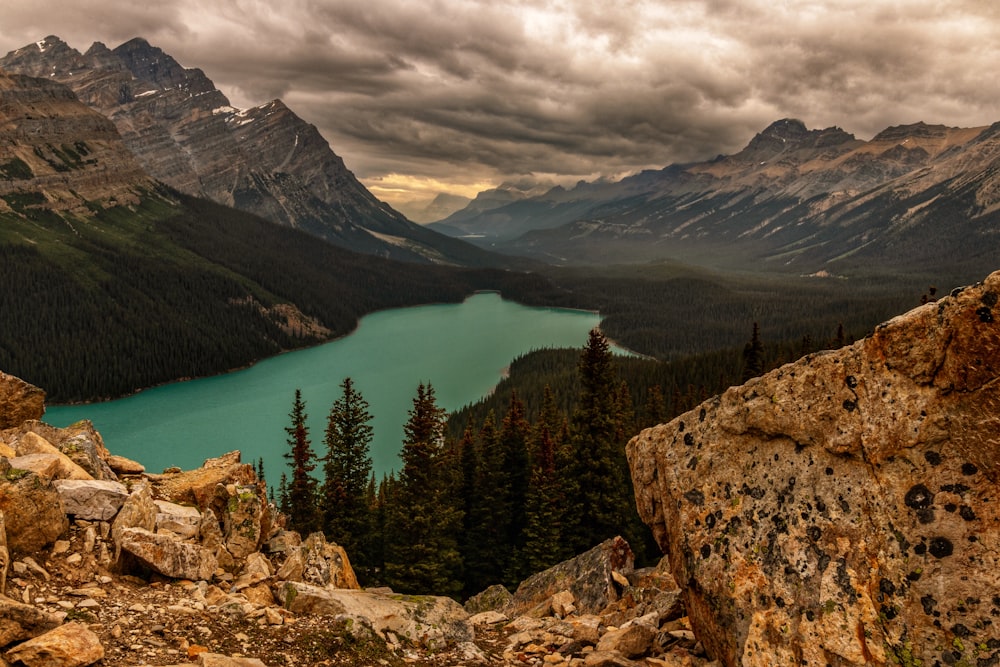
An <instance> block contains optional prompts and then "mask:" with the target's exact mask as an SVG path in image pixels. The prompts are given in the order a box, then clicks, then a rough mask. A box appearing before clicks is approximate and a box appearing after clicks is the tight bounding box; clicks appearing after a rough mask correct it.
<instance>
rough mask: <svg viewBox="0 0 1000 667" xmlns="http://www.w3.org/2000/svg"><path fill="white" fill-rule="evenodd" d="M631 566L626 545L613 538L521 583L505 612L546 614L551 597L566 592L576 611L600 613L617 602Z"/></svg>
mask: <svg viewBox="0 0 1000 667" xmlns="http://www.w3.org/2000/svg"><path fill="white" fill-rule="evenodd" d="M634 564H635V556H634V555H633V554H632V549H631V547H629V545H628V542H626V541H625V540H624V539H622V538H621V537H613V538H611V539H610V540H606V541H604V542H602V543H601V544H598V545H597V546H596V547H594V548H593V549H591V550H590V551H587V552H585V553H583V554H580V555H579V556H576V557H575V558H571V559H569V560H565V561H563V562H561V563H559V564H557V565H553V566H552V567H550V568H549V569H547V570H545V571H543V572H539V573H537V574H534V575H532V576H530V577H528V578H527V579H525V580H524V581H522V582H521V584H520V585H519V586H518V587H517V590H516V591H515V592H514V597H513V599H512V600H511V602H510V604H509V606H508V607H507V608H506V609H505V612H506V613H507V614H508V615H509V616H519V615H521V614H525V613H528V612H534V613H536V614H541V615H545V614H547V613H548V612H549V609H548V607H549V606H550V601H551V599H552V596H553V595H555V594H557V593H560V592H562V591H569V592H570V593H572V595H573V599H574V606H575V611H577V612H578V613H581V614H599V613H601V611H603V610H604V608H605V607H607V606H608V605H609V604H610V603H612V602H615V601H616V600H618V599H619V597H620V593H621V590H622V589H623V583H621V582H624V585H627V584H628V580H627V579H626V577H627V575H628V574H629V573H630V572H631V571H632V569H633V566H634ZM616 575H617V576H616Z"/></svg>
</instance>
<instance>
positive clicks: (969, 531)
mask: <svg viewBox="0 0 1000 667" xmlns="http://www.w3.org/2000/svg"><path fill="white" fill-rule="evenodd" d="M998 301H1000V272H998V273H994V274H992V275H990V276H989V277H988V278H987V279H986V280H985V281H984V282H983V283H981V284H977V285H975V286H972V287H968V288H965V289H958V290H955V291H954V292H953V293H952V294H951V295H950V296H948V297H946V298H943V299H941V300H940V301H937V302H935V303H929V304H926V305H924V306H921V307H919V308H917V309H915V310H913V311H911V312H909V313H907V314H905V315H902V316H899V317H897V318H895V319H893V320H891V321H889V322H886V323H884V324H882V325H880V326H879V327H878V328H877V329H876V330H875V331H874V332H873V333H872V334H871V335H870V336H868V337H867V338H865V339H863V340H860V341H858V342H856V343H855V344H853V345H851V346H849V347H845V348H842V349H840V350H835V351H829V352H824V353H818V354H813V355H809V356H807V357H805V358H803V359H801V360H799V361H797V362H795V363H792V364H788V365H785V366H783V367H781V368H779V369H776V370H774V371H772V372H770V373H768V374H766V375H764V376H763V377H760V378H757V379H754V380H751V381H750V382H748V383H747V384H745V385H743V386H741V387H733V388H730V389H729V390H728V391H726V392H725V393H723V394H722V395H721V396H718V397H715V398H713V399H711V400H709V401H707V402H705V403H703V404H702V405H701V406H699V407H698V408H695V409H694V410H692V411H691V412H688V413H686V414H684V415H681V416H680V417H678V418H677V419H675V420H674V421H672V422H670V423H669V424H665V425H661V426H657V427H655V428H652V429H648V430H646V431H643V432H642V433H641V434H640V435H638V436H637V437H636V438H634V439H633V440H632V441H631V442H630V443H629V445H628V448H627V453H628V458H629V462H630V465H631V469H632V475H633V479H634V481H635V492H636V501H637V503H638V507H639V511H640V514H641V515H642V517H643V519H644V520H645V521H646V522H647V523H648V524H649V525H650V526H651V527H652V528H653V531H654V534H655V536H656V539H657V541H658V542H659V544H660V546H661V547H662V548H663V550H664V551H665V552H666V553H667V554H668V558H669V563H670V571H671V572H672V574H673V576H674V577H675V578H676V579H677V581H678V583H679V584H680V586H681V589H682V591H683V599H684V602H685V605H686V607H687V611H688V613H689V617H690V620H691V624H692V626H693V629H694V632H695V634H696V636H697V637H698V638H699V639H700V640H701V641H703V642H704V643H705V646H706V648H707V649H708V653H709V654H710V655H712V656H714V657H716V658H718V659H719V660H720V661H721V662H722V664H724V665H727V666H729V665H743V666H744V667H753V666H756V665H760V666H762V667H763V666H766V665H778V664H783V665H806V664H808V665H830V666H833V667H839V666H842V665H890V664H893V665H921V664H922V665H928V666H930V665H995V664H998V663H1000V619H998V617H1000V582H998V579H997V572H998V571H1000V569H998V565H1000V557H998V554H1000V506H998V504H997V498H998V495H1000V493H998V492H1000V487H998V481H1000V447H998V444H1000V310H998V308H997V304H998Z"/></svg>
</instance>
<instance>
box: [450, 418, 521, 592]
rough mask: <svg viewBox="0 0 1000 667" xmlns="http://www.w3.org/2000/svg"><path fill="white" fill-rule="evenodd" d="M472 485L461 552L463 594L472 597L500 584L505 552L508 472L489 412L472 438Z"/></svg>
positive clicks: (493, 421) (495, 427) (506, 548)
mask: <svg viewBox="0 0 1000 667" xmlns="http://www.w3.org/2000/svg"><path fill="white" fill-rule="evenodd" d="M475 450H476V456H475V459H476V468H475V476H474V480H475V481H474V484H473V487H474V488H472V489H470V491H471V492H472V496H471V498H469V500H468V512H469V516H468V517H467V518H466V520H465V525H466V526H467V528H468V533H467V536H466V548H465V550H464V551H463V552H462V561H463V565H464V570H465V574H464V577H463V579H464V582H465V588H464V591H463V592H465V593H467V594H470V595H471V594H474V593H477V592H479V591H481V590H482V589H484V588H486V587H487V586H490V585H492V584H499V583H502V581H503V571H504V565H505V564H506V562H507V560H508V555H509V549H508V545H507V543H506V541H505V540H506V538H507V533H508V527H509V524H510V507H509V506H508V505H507V489H508V488H509V482H508V471H507V470H506V469H505V468H504V459H503V451H502V449H501V448H500V434H499V432H498V431H497V426H496V416H495V415H494V413H493V411H492V410H490V412H489V414H487V415H486V419H485V420H484V421H483V427H482V428H481V429H480V431H479V436H478V438H477V439H476V445H475Z"/></svg>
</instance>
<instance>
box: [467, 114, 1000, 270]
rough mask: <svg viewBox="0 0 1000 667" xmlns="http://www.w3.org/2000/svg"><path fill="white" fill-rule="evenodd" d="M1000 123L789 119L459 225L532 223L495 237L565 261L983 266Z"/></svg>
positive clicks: (992, 244) (991, 244) (997, 194)
mask: <svg viewBox="0 0 1000 667" xmlns="http://www.w3.org/2000/svg"><path fill="white" fill-rule="evenodd" d="M998 132H1000V126H993V127H986V128H950V127H944V126H932V125H926V124H923V123H917V124H914V125H907V126H899V127H892V128H888V129H886V130H885V131H883V132H881V133H879V134H878V135H876V136H875V137H874V138H872V139H871V140H870V141H861V140H858V139H856V138H855V137H853V136H852V135H850V134H847V133H846V132H844V131H842V130H840V129H839V128H827V129H824V130H809V129H807V128H806V127H805V125H803V124H802V123H801V122H799V121H796V120H782V121H778V122H776V123H774V124H772V125H771V126H769V127H768V128H766V129H765V130H764V131H762V132H761V133H759V134H758V135H757V136H755V137H754V138H753V139H752V140H751V141H750V142H749V143H748V145H747V146H746V148H744V149H743V150H742V151H740V152H739V153H736V154H734V155H730V156H719V157H717V158H716V159H714V160H710V161H707V162H701V163H694V164H685V165H671V166H669V167H667V168H665V169H663V170H661V171H646V172H643V173H641V174H637V175H636V176H632V177H629V178H626V179H623V180H621V181H619V182H617V183H614V184H607V183H595V184H580V185H578V186H577V187H576V188H573V189H572V190H569V191H565V192H553V193H550V194H547V195H544V196H542V197H535V198H531V199H528V200H524V201H520V202H516V203H513V204H510V205H507V206H504V207H500V208H495V209H492V210H490V211H487V212H485V213H483V214H482V215H480V216H478V217H476V218H474V219H472V220H467V221H465V222H464V224H463V225H462V227H461V229H462V233H464V234H470V235H474V234H477V233H484V232H483V231H482V230H483V229H486V228H489V227H491V226H493V225H495V224H496V220H497V219H499V218H502V217H506V218H508V219H509V222H508V223H507V224H508V225H509V226H512V227H514V228H517V229H524V228H527V227H530V228H533V230H532V231H530V232H526V233H524V234H523V235H521V236H520V237H519V238H516V239H510V238H509V237H508V238H507V239H506V240H504V239H497V238H495V239H494V240H495V241H497V242H496V247H497V248H499V249H503V250H505V251H507V252H512V253H520V254H526V255H532V256H538V257H543V258H546V259H547V260H550V261H558V262H595V263H605V262H609V261H646V260H651V259H663V258H673V259H683V260H685V261H689V262H698V263H702V264H707V265H713V266H726V267H732V266H738V267H744V268H753V269H759V268H761V267H762V266H763V267H767V268H771V269H774V270H791V271H795V272H798V273H812V272H816V271H821V270H827V271H849V270H856V269H858V268H863V267H867V266H871V265H872V264H873V263H878V264H879V265H881V266H883V267H884V268H887V269H903V270H905V269H907V268H908V267H914V266H918V267H921V268H934V267H938V268H940V269H942V270H947V271H954V270H957V269H958V268H959V267H961V268H962V270H963V271H965V272H966V273H968V274H969V276H970V277H971V276H972V275H974V274H975V273H981V272H982V271H984V270H985V271H988V270H990V269H991V268H995V267H994V266H991V265H992V264H993V263H995V259H994V258H995V257H996V256H998V254H1000V252H998V251H1000V239H998V238H997V235H996V234H994V233H993V230H995V229H996V226H997V223H998V222H1000V219H998V217H997V211H998V208H1000V187H998V183H997V173H998V170H1000V141H998V139H997V134H998ZM567 217H572V220H567ZM970 263H971V264H972V265H970ZM973 265H974V266H973Z"/></svg>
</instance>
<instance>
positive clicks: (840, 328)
mask: <svg viewBox="0 0 1000 667" xmlns="http://www.w3.org/2000/svg"><path fill="white" fill-rule="evenodd" d="M846 343H847V336H845V335H844V325H843V323H840V324H837V335H836V336H834V337H833V341H831V342H830V347H831V349H834V350H839V349H840V348H842V347H844V345H845V344H846Z"/></svg>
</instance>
